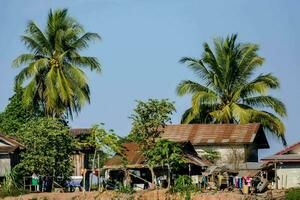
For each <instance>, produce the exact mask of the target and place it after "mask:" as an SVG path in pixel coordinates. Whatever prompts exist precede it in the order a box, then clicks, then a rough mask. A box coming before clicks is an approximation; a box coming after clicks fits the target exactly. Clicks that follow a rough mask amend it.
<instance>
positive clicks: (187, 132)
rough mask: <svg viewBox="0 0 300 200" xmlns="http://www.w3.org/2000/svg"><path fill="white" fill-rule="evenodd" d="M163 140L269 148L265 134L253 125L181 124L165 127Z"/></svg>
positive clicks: (258, 125)
mask: <svg viewBox="0 0 300 200" xmlns="http://www.w3.org/2000/svg"><path fill="white" fill-rule="evenodd" d="M161 138H163V139H168V140H171V141H175V142H180V141H190V142H191V143H192V144H193V145H216V144H221V145H226V144H250V143H254V142H255V143H256V142H257V144H258V146H259V147H260V148H269V144H268V141H267V139H266V136H265V133H264V131H263V129H262V127H261V126H260V124H258V123H253V124H179V125H168V126H166V127H165V129H164V132H163V133H162V134H161Z"/></svg>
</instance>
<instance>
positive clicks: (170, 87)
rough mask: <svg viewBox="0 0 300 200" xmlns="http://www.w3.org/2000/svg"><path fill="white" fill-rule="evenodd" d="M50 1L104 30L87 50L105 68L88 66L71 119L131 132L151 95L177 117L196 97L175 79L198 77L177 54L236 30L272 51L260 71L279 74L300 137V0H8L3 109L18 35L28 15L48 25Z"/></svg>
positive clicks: (2, 38)
mask: <svg viewBox="0 0 300 200" xmlns="http://www.w3.org/2000/svg"><path fill="white" fill-rule="evenodd" d="M50 8H53V9H54V8H68V9H69V12H70V14H71V15H72V16H74V17H75V18H76V19H77V20H78V21H79V22H80V23H81V24H83V25H84V26H85V28H86V30H87V31H91V32H97V33H99V34H100V35H101V37H102V38H103V40H102V41H101V42H100V43H95V44H92V45H91V48H90V49H89V50H87V51H85V52H84V53H85V54H88V55H91V56H97V57H98V58H99V59H100V61H101V64H102V66H103V73H102V74H100V75H99V74H94V73H88V76H89V83H90V86H91V92H92V96H91V104H90V105H86V106H85V107H84V108H83V110H82V112H81V113H80V114H79V116H78V117H75V118H74V120H73V121H71V125H72V127H89V126H90V125H92V124H94V123H99V122H104V123H105V124H106V127H107V128H113V129H114V130H115V131H116V132H117V133H118V134H120V135H126V134H127V133H128V131H129V130H130V126H131V123H130V120H129V119H128V116H129V115H130V113H131V112H132V110H133V108H134V106H135V102H134V101H135V100H137V99H138V100H146V99H148V98H169V99H170V100H172V101H175V102H176V107H177V113H176V114H174V116H173V123H178V122H179V120H180V116H181V114H182V112H183V111H184V110H185V109H186V108H188V106H189V105H190V99H189V97H184V98H179V97H177V96H176V94H175V88H176V85H177V84H178V83H179V82H180V81H181V80H183V79H195V76H194V75H193V74H192V73H191V72H190V71H189V70H188V69H186V68H185V67H184V66H183V65H181V64H179V63H178V60H179V59H180V58H181V57H183V56H194V57H199V56H200V54H201V52H202V43H203V42H205V41H208V42H211V41H212V39H213V38H214V37H216V36H226V35H228V34H231V33H238V34H239V40H240V41H242V42H253V43H258V44H260V46H261V50H260V54H261V56H263V57H265V58H266V63H265V65H264V67H263V68H262V69H261V71H260V72H272V73H274V74H275V75H276V76H278V77H279V79H280V81H281V89H280V90H279V91H277V92H274V93H272V94H274V95H275V96H276V97H278V98H281V99H282V100H283V101H284V102H285V103H286V106H287V109H288V118H287V119H284V122H285V125H286V128H287V131H286V136H287V141H288V143H289V144H291V143H294V142H296V141H299V140H300V126H299V113H300V106H299V99H300V88H299V83H300V77H299V74H300V59H299V57H300V55H299V53H300V51H299V46H300V37H299V36H300V26H299V25H300V22H299V19H300V12H299V9H300V1H298V0H264V1H261V0H227V1H223V0H218V1H212V0H209V1H208V0H207V1H201V0H185V1H182V0H72V1H71V0H68V1H67V0H57V1H49V0H43V1H37V0H26V1H25V0H24V1H20V0H2V1H1V2H0V24H1V31H0V47H1V48H0V71H1V73H0V92H1V96H0V110H3V109H4V108H5V106H6V104H7V103H8V98H9V97H10V96H11V95H12V90H13V80H14V76H15V75H16V74H17V73H18V71H19V69H12V68H11V62H12V60H13V59H14V58H15V57H17V56H18V55H19V54H21V53H23V52H26V49H25V47H24V45H23V44H22V43H21V41H20V35H21V34H23V33H24V30H25V26H26V23H27V21H28V20H30V19H32V20H35V21H36V22H37V23H38V24H39V25H40V26H41V27H44V25H45V22H46V17H47V13H48V11H49V9H50ZM297 36H298V37H297ZM269 141H270V144H271V149H270V150H269V151H263V152H262V154H261V155H262V156H264V155H269V154H272V153H274V152H276V151H277V150H279V149H281V148H282V146H281V144H280V143H279V142H278V141H277V140H276V139H274V138H273V137H269Z"/></svg>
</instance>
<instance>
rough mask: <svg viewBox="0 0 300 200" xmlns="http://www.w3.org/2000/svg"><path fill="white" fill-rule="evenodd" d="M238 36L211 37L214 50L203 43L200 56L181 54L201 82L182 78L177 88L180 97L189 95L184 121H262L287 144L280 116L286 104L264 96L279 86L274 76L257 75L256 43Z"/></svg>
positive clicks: (261, 60) (284, 111)
mask: <svg viewBox="0 0 300 200" xmlns="http://www.w3.org/2000/svg"><path fill="white" fill-rule="evenodd" d="M236 39H237V35H236V34H234V35H232V36H231V37H226V38H225V39H222V38H216V39H215V40H214V51H213V50H212V49H211V48H210V46H209V45H208V44H207V43H204V45H203V47H204V52H203V55H202V57H201V58H200V59H195V58H190V57H184V58H182V59H181V60H180V62H182V63H186V64H187V66H188V68H190V69H191V70H192V71H193V72H194V73H195V74H196V75H197V76H198V77H199V78H200V79H201V80H202V81H203V84H201V83H197V82H194V81H191V80H184V81H182V82H181V83H180V84H179V85H178V87H177V94H178V95H179V96H183V95H187V94H191V95H192V106H191V108H189V109H188V110H187V111H186V113H185V114H184V115H183V119H182V122H183V123H241V124H245V123H253V122H257V123H261V124H262V126H263V127H264V129H265V130H267V131H269V132H271V133H273V134H274V135H276V136H278V137H280V138H281V139H282V142H283V144H286V141H285V137H284V133H285V127H284V124H283V122H282V121H281V119H280V117H286V115H287V112H286V108H285V105H284V104H283V103H282V102H281V101H280V100H279V99H277V98H275V97H273V96H270V95H267V93H268V91H269V90H270V89H278V88H279V80H278V78H276V77H275V76H274V75H272V74H270V73H268V74H259V75H258V76H256V77H254V74H255V72H256V70H257V69H258V68H259V67H261V66H262V65H263V63H264V58H262V57H260V56H259V55H258V54H257V52H258V50H259V47H258V45H256V44H251V43H238V42H237V41H236Z"/></svg>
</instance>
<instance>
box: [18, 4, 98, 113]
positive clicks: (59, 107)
mask: <svg viewBox="0 0 300 200" xmlns="http://www.w3.org/2000/svg"><path fill="white" fill-rule="evenodd" d="M21 39H22V41H23V42H24V44H25V45H26V47H27V48H28V50H29V53H25V54H22V55H20V56H19V57H17V58H16V59H15V60H14V61H13V66H14V67H20V66H24V68H23V69H22V70H21V71H20V73H19V74H18V75H17V76H16V78H15V80H16V84H18V85H22V84H24V82H25V83H27V85H26V86H25V88H24V96H23V100H24V103H25V105H29V104H30V102H34V104H35V105H36V106H37V107H39V108H42V109H43V111H44V112H45V114H46V115H47V116H53V117H59V116H62V115H63V114H66V115H67V116H70V117H72V114H73V112H75V113H78V112H79V111H80V110H81V108H82V106H83V105H84V104H85V103H86V102H90V89H89V86H88V83H87V77H86V75H85V73H84V71H83V69H85V68H88V69H90V70H95V71H97V72H100V71H101V66H100V63H99V62H98V60H97V58H95V57H89V56H82V55H81V54H80V51H81V50H83V49H85V48H87V47H88V43H89V42H90V41H93V40H96V39H100V36H99V35H98V34H97V33H90V32H85V31H84V29H83V27H82V26H81V25H80V24H79V23H78V22H77V21H76V20H75V19H73V18H72V17H70V16H69V15H68V11H67V10H66V9H64V10H60V9H58V10H55V11H52V10H50V12H49V15H48V21H47V25H46V28H45V31H44V32H43V31H42V30H41V29H40V28H39V27H38V25H37V24H36V23H35V22H34V21H29V23H28V24H27V29H26V32H25V35H23V36H22V37H21Z"/></svg>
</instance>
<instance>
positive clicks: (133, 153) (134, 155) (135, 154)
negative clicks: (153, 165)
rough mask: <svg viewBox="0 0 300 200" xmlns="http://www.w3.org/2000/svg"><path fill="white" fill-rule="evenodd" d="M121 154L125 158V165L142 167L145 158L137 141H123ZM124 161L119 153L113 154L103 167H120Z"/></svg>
mask: <svg viewBox="0 0 300 200" xmlns="http://www.w3.org/2000/svg"><path fill="white" fill-rule="evenodd" d="M123 148H124V150H123V152H122V154H123V156H124V157H126V158H127V160H126V165H127V167H128V168H130V167H134V168H141V167H144V162H145V159H144V157H143V155H142V153H141V151H140V147H139V145H138V144H137V143H133V142H132V143H125V144H123ZM124 164H125V163H124V161H123V160H122V157H121V156H120V155H115V156H114V157H112V158H111V159H109V160H108V161H107V162H106V163H105V165H104V168H122V167H123V166H124Z"/></svg>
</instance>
